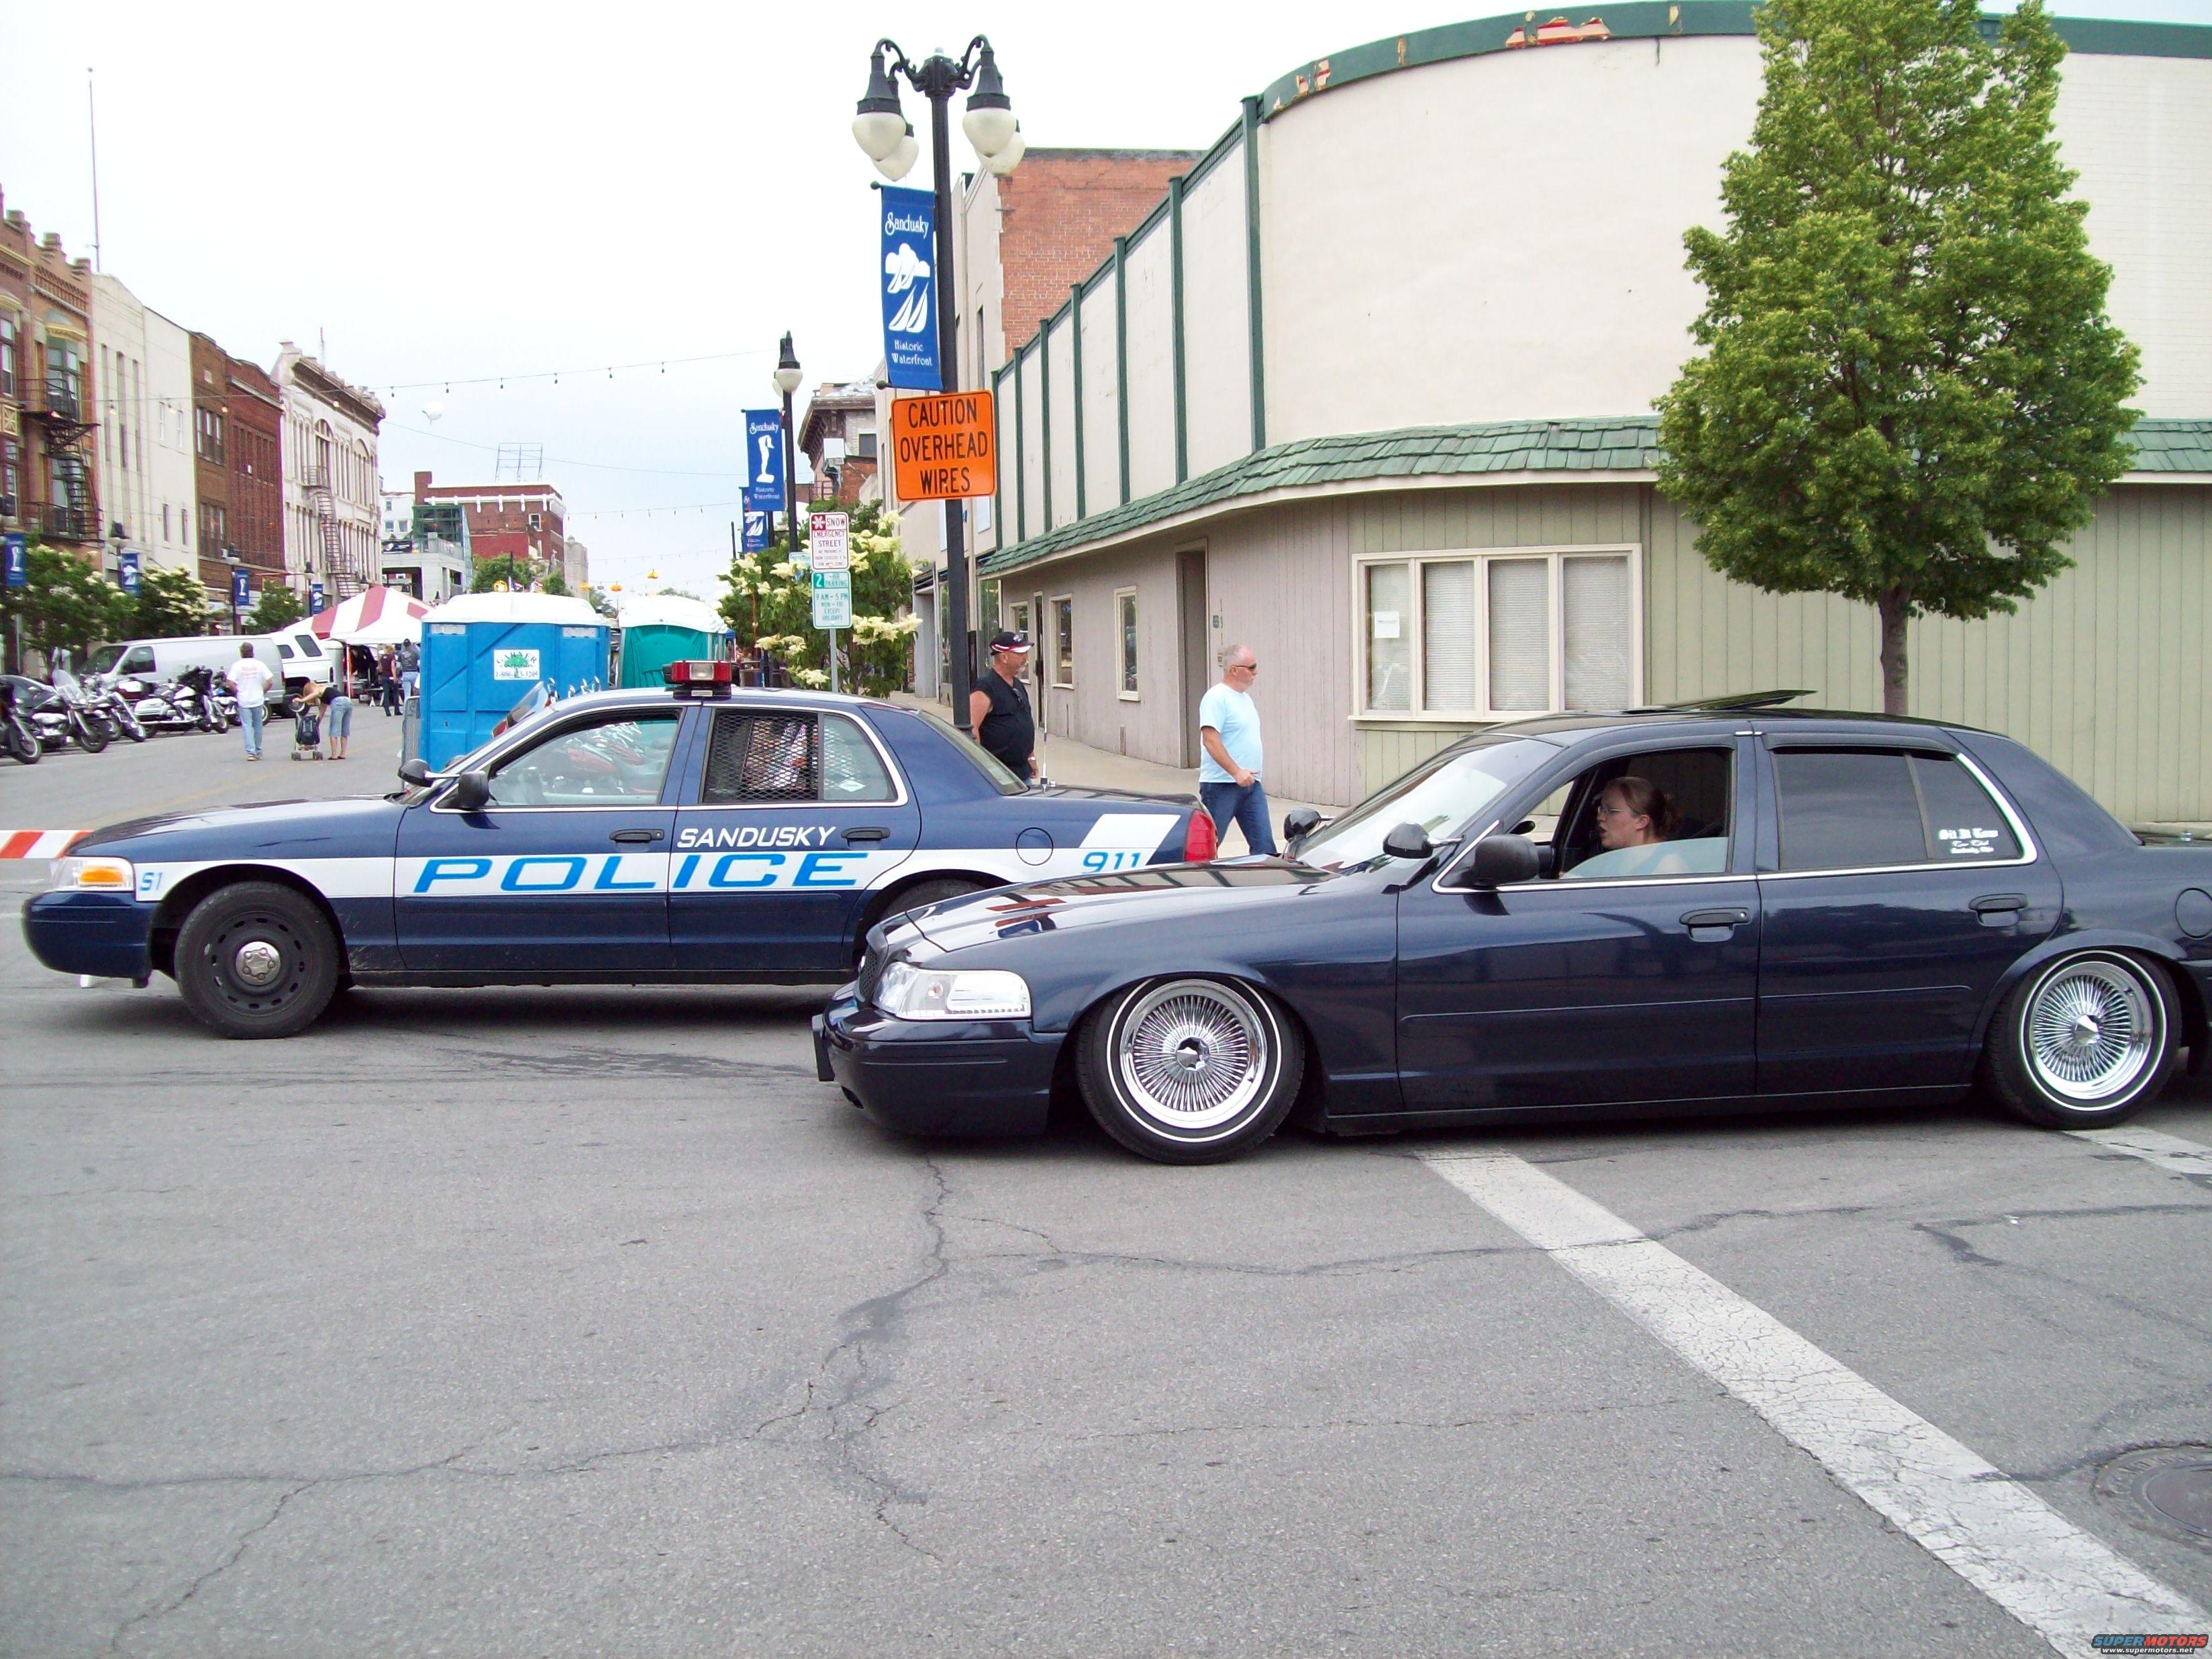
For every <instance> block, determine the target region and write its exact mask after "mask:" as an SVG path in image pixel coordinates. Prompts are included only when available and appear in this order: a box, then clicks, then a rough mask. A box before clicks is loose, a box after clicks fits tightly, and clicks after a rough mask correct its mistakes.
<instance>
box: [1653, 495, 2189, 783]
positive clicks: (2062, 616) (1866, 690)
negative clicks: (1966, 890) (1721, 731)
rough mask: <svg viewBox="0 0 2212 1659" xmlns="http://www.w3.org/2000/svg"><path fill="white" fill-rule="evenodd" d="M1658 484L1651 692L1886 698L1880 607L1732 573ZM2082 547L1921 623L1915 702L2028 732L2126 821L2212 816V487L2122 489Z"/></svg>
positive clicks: (1926, 711)
mask: <svg viewBox="0 0 2212 1659" xmlns="http://www.w3.org/2000/svg"><path fill="white" fill-rule="evenodd" d="M1646 497H1647V499H1646V507H1645V519H1646V523H1647V526H1648V528H1647V531H1646V533H1645V536H1644V542H1645V547H1646V557H1645V561H1644V605H1645V610H1644V678H1645V684H1646V688H1647V692H1648V695H1649V696H1650V699H1651V701H1653V702H1680V701H1684V700H1686V699H1688V698H1691V697H1695V696H1713V695H1717V694H1719V693H1723V692H1728V691H1747V690H1762V689H1765V688H1769V687H1777V686H1789V687H1796V686H1803V687H1806V688H1808V689H1809V690H1812V691H1813V692H1814V694H1815V696H1814V698H1809V699H1808V700H1807V701H1808V702H1820V703H1822V704H1825V705H1826V706H1827V707H1830V708H1881V664H1880V661H1879V659H1878V653H1879V650H1880V636H1879V634H1878V632H1877V629H1876V627H1875V614H1874V611H1873V609H1872V607H1870V606H1868V605H1853V604H1850V602H1848V601H1846V600H1844V599H1838V598H1836V597H1834V596H1832V595H1830V594H1808V593H1796V594H1771V593H1762V592H1757V591H1756V590H1754V589H1752V588H1749V587H1746V586H1742V585H1741V584H1739V583H1735V582H1731V581H1729V580H1726V579H1724V578H1723V577H1722V576H1720V575H1718V574H1716V573H1715V572H1714V571H1713V569H1712V568H1711V567H1710V566H1709V565H1707V564H1706V563H1705V560H1704V559H1703V558H1702V557H1701V556H1699V553H1698V551H1697V546H1696V531H1695V526H1692V524H1690V523H1689V522H1688V521H1687V520H1685V519H1684V518H1682V516H1681V515H1680V513H1677V512H1676V511H1675V510H1674V507H1673V506H1672V505H1671V504H1670V503H1668V501H1665V500H1663V499H1662V498H1661V497H1659V496H1658V495H1656V492H1649V491H1647V492H1646ZM2070 551H2071V553H2072V556H2073V557H2074V560H2075V565H2074V568H2072V569H2071V570H2069V571H2066V572H2065V573H2064V574H2062V575H2060V576H2059V577H2058V578H2057V580H2054V581H2052V582H2051V584H2050V585H2049V586H2046V587H2045V588H2044V589H2043V590H2042V591H2041V592H2038V593H2037V594H2036V595H2035V596H2034V597H2033V599H2028V600H2027V601H2026V602H2025V603H2024V604H2022V605H2021V608H2020V609H2019V611H2016V612H2015V613H2014V614H2013V615H2011V616H1998V617H1989V618H1987V619H1985V620H1984V621H1981V622H1973V623H1962V622H1951V621H1947V620H1944V619H1942V618H1936V617H1923V618H1922V619H1921V620H1919V621H1918V622H1916V623H1913V625H1912V628H1911V633H1910V636H1909V641H1908V649H1909V651H1910V653H1911V670H1912V677H1911V712H1912V713H1913V714H1917V715H1922V716H1923V717H1926V718H1928V719H1931V720H1957V721H1960V722H1961V723H1963V724H1966V725H1970V726H1986V727H1988V728H1989V729H1990V730H1992V731H1996V732H2004V733H2006V734H2007V735H2008V736H2010V737H2014V738H2019V739H2020V740H2021V742H2023V743H2025V744H2027V745H2028V746H2029V747H2030V748H2032V749H2033V750H2035V751H2036V752H2037V753H2038V754H2039V755H2041V756H2043V757H2045V759H2046V760H2048V761H2050V762H2051V763H2052V764H2053V765H2054V766H2057V768H2058V769H2060V770H2062V771H2063V772H2064V773H2066V775H2068V776H2069V777H2071V778H2072V779H2074V781H2075V782H2077V783H2079V784H2080V785H2081V787H2083V788H2085V789H2087V791H2088V792H2089V793H2091V794H2093V795H2094V796H2095V797H2096V798H2097V799H2099V800H2100V801H2101V802H2103V803H2104V805H2106V807H2107V808H2109V809H2110V810H2111V811H2112V812H2114V813H2116V814H2117V815H2118V817H2121V818H2123V819H2124V820H2128V821H2130V822H2142V821H2148V820H2163V821H2168V822H2171V821H2175V820H2183V821H2194V822H2202V821H2205V820H2212V750H2209V749H2208V744H2212V718H2208V715H2207V712H2206V705H2207V703H2208V702H2212V677H2208V675H2207V672H2206V669H2205V659H2206V657H2207V656H2208V655H2212V609H2208V604H2212V593H2208V592H2207V589H2208V584H2209V583H2212V574H2208V573H2209V572H2212V489H2207V488H2206V487H2204V486H2203V485H2195V484H2171V485H2127V486H2123V487H2122V488H2120V489H2115V490H2114V491H2113V492H2112V494H2111V495H2108V496H2106V499H2105V501H2104V502H2103V503H2102V504H2101V506H2100V507H2099V509H2098V513H2097V516H2096V518H2095V520H2093V521H2092V522H2091V524H2090V525H2089V526H2088V527H2087V529H2086V530H2084V531H2083V532H2081V535H2080V536H2078V537H2077V538H2075V542H2074V544H2073V546H2072V548H2071V549H2070Z"/></svg>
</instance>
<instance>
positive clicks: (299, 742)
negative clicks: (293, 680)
mask: <svg viewBox="0 0 2212 1659" xmlns="http://www.w3.org/2000/svg"><path fill="white" fill-rule="evenodd" d="M297 706H298V709H299V712H298V713H297V714H295V715H293V717H292V758H293V759H294V760H295V761H302V760H313V761H319V760H320V759H322V757H323V746H322V745H323V688H322V685H321V684H319V682H317V681H313V680H310V681H309V682H308V683H307V685H306V687H305V688H304V689H303V690H301V693H300V696H299V699H298V705H297Z"/></svg>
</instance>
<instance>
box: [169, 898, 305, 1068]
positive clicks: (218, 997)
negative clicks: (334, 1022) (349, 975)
mask: <svg viewBox="0 0 2212 1659" xmlns="http://www.w3.org/2000/svg"><path fill="white" fill-rule="evenodd" d="M176 971H177V988H178V989H179V991H181V992H182V993H184V998H185V1006H187V1007H188V1008H190V1009H191V1011H192V1012H193V1013H195V1014H197V1016H199V1018H200V1019H201V1020H202V1021H203V1022H204V1024H207V1025H209V1026H210V1027H212V1028H213V1029H214V1030H217V1031H219V1032H221V1033H222V1035H223V1036H227V1037H281V1036H291V1035H292V1034H293V1033H294V1032H295V1031H297V1030H301V1029H302V1028H303V1027H305V1026H306V1025H307V1024H308V1023H309V1022H310V1021H311V1020H313V1018H315V1016H316V1015H318V1014H319V1013H321V1012H323V1009H324V1008H325V1006H327V1005H328V1004H329V1002H330V1000H331V994H332V993H333V992H334V991H335V990H336V989H337V980H338V945H337V936H336V934H334V933H332V932H331V925H330V923H329V922H327V921H325V920H324V919H323V914H322V912H321V911H319V910H318V909H317V908H315V907H314V905H313V904H312V903H311V902H308V901H307V899H305V898H303V897H301V896H300V895H299V894H298V893H296V892H295V891H293V890H292V889H290V888H289V887H284V886H280V885H278V884H276V883H275V882H266V881H246V882H240V883H237V884H234V885H233V886H229V887H222V888H218V889H216V890H215V891H214V892H212V893H210V894H209V895H208V896H207V897H205V898H204V899H202V900H201V901H200V902H198V903H197V905H195V906H194V907H193V908H192V912H191V915H188V916H186V917H185V925H184V927H182V928H181V929H180V930H179V932H178V934H177V957H176Z"/></svg>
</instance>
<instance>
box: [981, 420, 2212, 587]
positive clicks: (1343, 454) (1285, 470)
mask: <svg viewBox="0 0 2212 1659" xmlns="http://www.w3.org/2000/svg"><path fill="white" fill-rule="evenodd" d="M2134 436H2135V442H2136V465H2135V468H2134V470H2135V471H2138V472H2212V421H2142V422H2137V423H2136V429H2135V434H2134ZM1658 442H1659V422H1658V419H1657V417H1656V416H1648V415H1647V416H1628V417H1626V418H1622V419H1615V420H1576V421H1509V422H1501V423H1498V424H1496V425H1490V426H1413V427H1402V428H1399V429H1398V430H1396V431H1393V432H1355V433H1341V434H1336V435H1331V436H1328V437H1325V438H1303V439H1300V440H1299V441H1297V442H1296V443H1287V444H1276V445H1273V447H1269V448H1267V449H1262V450H1259V451H1257V452H1255V453H1253V454H1249V455H1246V456H1243V457H1241V458H1240V459H1237V460H1234V461H1231V462H1230V463H1229V464H1228V465H1225V466H1218V467H1216V468H1214V470H1213V471H1211V472H1206V473H1201V474H1200V476H1199V477H1195V478H1190V479H1187V480H1185V481H1184V482H1183V483H1179V484H1177V485H1176V486H1175V487H1174V488H1173V489H1164V490H1161V491H1159V492H1158V494H1155V495H1146V496H1143V497H1141V498H1140V499H1139V500H1137V501H1130V502H1128V503H1127V505H1125V506H1121V507H1109V508H1108V509H1106V510H1105V511H1103V512H1101V513H1092V514H1091V516H1090V517H1088V518H1086V519H1083V520H1079V521H1078V522H1077V523H1074V524H1066V525H1062V526H1060V527H1059V528H1058V529H1057V530H1054V531H1050V532H1042V533H1040V534H1037V535H1035V536H1031V537H1030V538H1029V539H1028V540H1026V541H1023V542H1018V543H1016V544H1013V545H1012V546H1010V547H1002V548H1000V549H999V550H997V551H996V552H994V553H990V554H987V555H986V556H984V558H983V561H982V570H983V574H986V575H994V574H997V573H998V572H1000V571H1002V570H1012V569H1014V568H1018V567H1019V566H1022V565H1025V564H1033V563H1035V562H1036V561H1037V560H1039V559H1043V558H1049V557H1050V556H1053V555H1054V554H1055V553H1065V552H1067V551H1069V550H1072V549H1074V548H1078V547H1083V546H1085V545H1087V544H1090V543H1092V542H1097V541H1103V540H1106V539H1107V538H1109V537H1113V536H1117V535H1121V534H1123V533H1125V532H1128V531H1132V530H1139V529H1141V528H1143V527H1144V526H1146V525H1148V524H1154V523H1158V521H1160V520H1164V519H1172V518H1177V517H1180V516H1181V515H1182V514H1183V513H1193V512H1196V511H1199V510H1200V509H1201V508H1205V507H1220V506H1223V505H1225V504H1226V503H1230V502H1233V501H1238V500H1240V499H1243V498H1244V497H1247V496H1254V495H1266V494H1267V493H1268V492H1269V491H1272V490H1277V489H1311V488H1312V487H1314V486H1315V485H1317V484H1329V483H1351V482H1353V481H1355V480H1364V479H1370V478H1392V477H1405V478H1419V477H1478V476H1480V475H1481V474H1483V473H1487V472H1648V471H1650V469H1651V466H1652V464H1653V461H1654V459H1655V453H1656V446H1657V444H1658Z"/></svg>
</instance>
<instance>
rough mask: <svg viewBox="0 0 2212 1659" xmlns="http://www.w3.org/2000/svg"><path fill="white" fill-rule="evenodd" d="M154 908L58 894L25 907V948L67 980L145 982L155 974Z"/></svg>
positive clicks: (118, 897)
mask: <svg viewBox="0 0 2212 1659" xmlns="http://www.w3.org/2000/svg"><path fill="white" fill-rule="evenodd" d="M153 929H154V907H153V906H152V905H150V904H141V903H139V902H138V901H137V899H135V898H131V897H129V896H125V895H123V894H119V893H86V892H76V891H71V890H68V889H58V890H55V891H53V892H51V893H33V895H31V896H30V897H29V898H27V899H26V900H25V901H24V902H23V942H24V943H25V944H26V945H29V946H30V947H31V954H32V955H33V956H34V957H37V958H38V959H39V960H40V962H42V963H46V966H47V967H49V968H52V969H56V970H57V971H58V972H61V973H64V974H90V975H93V976H94V977H95V978H98V979H130V980H143V979H145V978H147V977H149V975H151V974H152V973H153V971H154V964H153V957H152V953H151V951H150V949H149V936H150V935H151V933H153Z"/></svg>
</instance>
